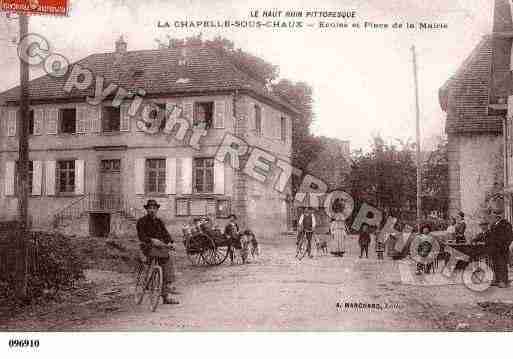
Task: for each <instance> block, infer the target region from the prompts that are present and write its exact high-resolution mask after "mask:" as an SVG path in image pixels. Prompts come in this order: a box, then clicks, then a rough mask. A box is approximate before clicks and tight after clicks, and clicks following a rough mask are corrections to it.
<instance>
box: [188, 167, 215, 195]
mask: <svg viewBox="0 0 513 359" xmlns="http://www.w3.org/2000/svg"><path fill="white" fill-rule="evenodd" d="M193 167H194V172H193V173H194V192H196V193H212V192H214V159H213V158H195V159H194V165H193Z"/></svg>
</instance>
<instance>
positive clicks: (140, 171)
mask: <svg viewBox="0 0 513 359" xmlns="http://www.w3.org/2000/svg"><path fill="white" fill-rule="evenodd" d="M144 164H145V159H144V158H136V159H135V163H134V186H135V194H144V177H145V167H144Z"/></svg>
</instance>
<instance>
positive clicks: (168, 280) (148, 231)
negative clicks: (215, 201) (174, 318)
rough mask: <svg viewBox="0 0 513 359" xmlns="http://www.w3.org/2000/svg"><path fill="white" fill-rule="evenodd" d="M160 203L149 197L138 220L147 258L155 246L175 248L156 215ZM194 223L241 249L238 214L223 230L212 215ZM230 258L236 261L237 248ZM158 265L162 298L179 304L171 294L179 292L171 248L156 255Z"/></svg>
mask: <svg viewBox="0 0 513 359" xmlns="http://www.w3.org/2000/svg"><path fill="white" fill-rule="evenodd" d="M159 208H160V205H159V204H158V202H157V201H155V200H153V199H150V200H148V201H147V203H146V204H145V205H144V209H145V210H146V215H145V216H143V217H141V218H140V219H139V220H138V221H137V225H136V227H137V235H138V237H139V241H140V249H141V251H142V253H143V254H144V256H145V257H146V258H150V256H151V251H152V249H153V248H162V247H165V246H167V248H168V249H171V250H172V249H174V248H173V243H174V240H173V238H172V237H171V234H170V233H169V231H168V230H167V228H166V226H165V225H164V222H163V221H162V220H161V219H160V218H158V217H157V212H158V210H159ZM194 226H196V227H197V228H198V229H199V230H201V231H203V232H206V233H208V234H209V235H210V236H212V237H213V238H216V237H217V236H224V237H225V239H226V240H228V241H230V246H229V248H235V249H239V250H240V249H242V244H241V236H242V234H243V233H241V232H240V231H239V225H238V224H237V216H236V215H235V214H231V215H230V216H229V218H228V223H227V225H226V227H225V229H224V233H222V232H221V231H220V230H219V229H218V228H217V226H216V225H215V223H214V221H213V218H212V216H207V217H203V218H196V219H194ZM230 258H231V261H232V263H233V261H234V251H233V250H231V251H230ZM157 260H158V263H159V265H160V266H161V267H162V282H163V287H162V298H163V303H164V304H179V302H178V300H176V299H175V298H173V297H172V295H178V294H180V293H179V292H178V291H177V289H176V287H175V286H174V285H173V284H174V283H175V281H176V274H175V259H174V256H172V255H171V254H170V253H169V251H165V252H162V253H160V254H159V256H158V257H157Z"/></svg>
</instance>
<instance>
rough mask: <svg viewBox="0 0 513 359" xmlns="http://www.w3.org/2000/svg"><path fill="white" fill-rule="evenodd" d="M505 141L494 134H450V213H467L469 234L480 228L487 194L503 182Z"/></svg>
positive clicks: (466, 219)
mask: <svg viewBox="0 0 513 359" xmlns="http://www.w3.org/2000/svg"><path fill="white" fill-rule="evenodd" d="M502 141H503V139H502V136H497V135H491V134H478V135H463V134H460V135H457V136H455V135H451V137H450V138H449V171H450V172H449V185H450V193H451V197H450V213H451V215H455V214H456V213H457V212H458V211H459V210H461V211H463V213H465V221H466V223H467V227H468V230H467V232H468V233H467V234H468V235H471V236H472V235H474V234H476V233H478V232H479V227H478V223H479V220H480V219H481V218H482V216H483V211H484V210H485V209H486V207H487V206H488V203H487V196H488V195H489V194H490V193H492V192H494V191H496V190H497V188H502V186H503V183H504V177H503V163H504V160H503V154H502V147H503V143H502Z"/></svg>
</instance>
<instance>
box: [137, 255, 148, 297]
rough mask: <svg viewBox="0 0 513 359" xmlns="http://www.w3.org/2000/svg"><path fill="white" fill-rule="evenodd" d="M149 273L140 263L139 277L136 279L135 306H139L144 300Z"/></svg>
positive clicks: (138, 268)
mask: <svg viewBox="0 0 513 359" xmlns="http://www.w3.org/2000/svg"><path fill="white" fill-rule="evenodd" d="M147 275H148V272H147V271H146V270H145V265H144V263H142V262H139V266H138V267H137V276H136V279H135V287H134V301H135V304H137V305H139V304H141V303H142V301H143V299H144V293H145V292H146V278H147Z"/></svg>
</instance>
